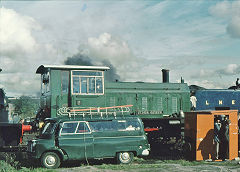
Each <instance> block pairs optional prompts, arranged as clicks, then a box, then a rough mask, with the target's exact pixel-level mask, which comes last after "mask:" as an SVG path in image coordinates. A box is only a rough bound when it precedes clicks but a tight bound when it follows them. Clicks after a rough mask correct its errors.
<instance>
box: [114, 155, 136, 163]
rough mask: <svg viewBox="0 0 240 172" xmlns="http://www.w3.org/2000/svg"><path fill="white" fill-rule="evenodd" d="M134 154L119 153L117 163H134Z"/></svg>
mask: <svg viewBox="0 0 240 172" xmlns="http://www.w3.org/2000/svg"><path fill="white" fill-rule="evenodd" d="M133 157H134V155H133V153H132V152H119V153H117V163H118V164H129V163H131V162H132V161H133Z"/></svg>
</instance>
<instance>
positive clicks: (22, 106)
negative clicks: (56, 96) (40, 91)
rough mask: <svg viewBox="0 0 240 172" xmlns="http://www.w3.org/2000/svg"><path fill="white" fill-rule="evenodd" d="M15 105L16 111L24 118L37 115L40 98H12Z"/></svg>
mask: <svg viewBox="0 0 240 172" xmlns="http://www.w3.org/2000/svg"><path fill="white" fill-rule="evenodd" d="M11 103H12V104H13V105H14V107H15V108H14V113H17V114H18V115H19V116H20V117H21V118H22V119H24V118H27V117H35V114H36V111H37V109H38V107H39V99H33V98H31V97H29V96H21V97H19V98H17V99H16V100H12V101H11Z"/></svg>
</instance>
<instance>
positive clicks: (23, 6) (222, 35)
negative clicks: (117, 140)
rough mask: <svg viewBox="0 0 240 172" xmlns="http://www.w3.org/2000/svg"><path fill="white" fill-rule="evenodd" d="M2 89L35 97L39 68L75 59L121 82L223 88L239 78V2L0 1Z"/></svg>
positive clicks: (194, 0)
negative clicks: (166, 76)
mask: <svg viewBox="0 0 240 172" xmlns="http://www.w3.org/2000/svg"><path fill="white" fill-rule="evenodd" d="M0 3H1V4H0V68H2V72H1V73H0V87H1V88H4V90H5V92H6V93H7V95H8V96H20V95H34V96H35V95H37V94H38V93H39V92H40V76H39V75H36V74H35V72H36V69H37V68H38V66H40V65H42V64H49V65H50V64H55V65H62V64H64V61H66V60H67V59H68V58H69V57H74V56H77V55H81V56H87V57H89V58H91V60H92V61H93V62H94V64H95V65H102V63H101V62H102V61H104V60H107V61H109V62H110V63H111V65H112V66H114V68H115V69H116V72H117V75H119V76H120V78H121V79H120V80H121V81H131V82H132V81H144V82H162V73H161V70H162V69H169V70H170V82H172V83H176V82H180V78H181V77H183V79H184V80H185V82H186V83H188V85H193V84H194V85H199V86H202V87H205V88H217V89H218V88H228V87H230V86H232V85H235V81H236V78H238V77H240V1H239V0H235V1H232V0H231V1H230V0H229V1H226V0H225V1H222V0H181V1H178V0H167V1H165V0H159V1H157V0H154V1H153V0H148V1H147V0H141V1H139V0H121V1H120V0H115V1H110V0H74V1H69V0H68V1H64V0H58V1H37V0H35V1H20V0H19V1H6V0H1V2H0Z"/></svg>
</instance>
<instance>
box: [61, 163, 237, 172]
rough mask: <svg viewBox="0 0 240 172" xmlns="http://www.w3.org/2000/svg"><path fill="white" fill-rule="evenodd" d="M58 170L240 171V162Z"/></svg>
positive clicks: (103, 171) (88, 171)
mask: <svg viewBox="0 0 240 172" xmlns="http://www.w3.org/2000/svg"><path fill="white" fill-rule="evenodd" d="M56 171H59V172H78V171H84V172H98V171H100V172H124V171H129V172H135V171H139V172H145V171H146V172H148V171H149V172H155V171H156V172H157V171H160V172H180V171H184V172H192V171H196V172H240V164H239V163H238V161H232V162H229V163H226V162H210V163H209V164H208V163H207V162H203V163H200V162H199V164H195V163H194V164H193V165H191V163H190V164H188V165H183V164H178V163H176V164H175V163H168V162H162V161H156V162H154V163H148V162H142V163H139V162H138V163H133V164H131V165H112V164H111V165H110V164H103V165H91V166H90V165H83V166H80V167H70V168H59V169H57V170H56Z"/></svg>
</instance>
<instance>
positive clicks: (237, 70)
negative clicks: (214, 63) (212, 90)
mask: <svg viewBox="0 0 240 172" xmlns="http://www.w3.org/2000/svg"><path fill="white" fill-rule="evenodd" d="M216 72H217V73H219V74H221V75H230V76H231V75H237V74H240V65H239V64H228V65H227V67H226V68H223V69H219V70H217V71H216Z"/></svg>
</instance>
